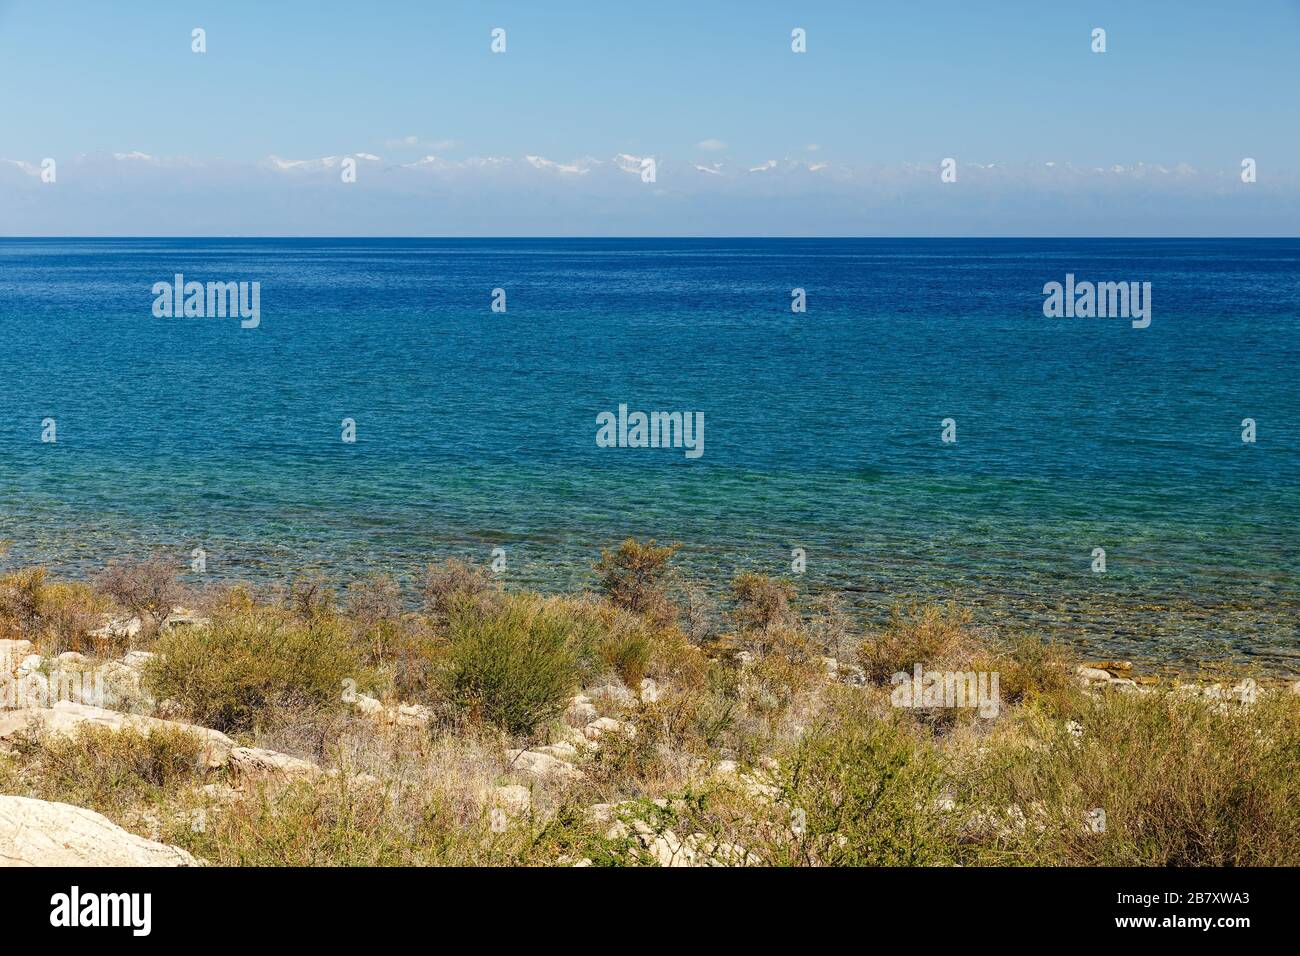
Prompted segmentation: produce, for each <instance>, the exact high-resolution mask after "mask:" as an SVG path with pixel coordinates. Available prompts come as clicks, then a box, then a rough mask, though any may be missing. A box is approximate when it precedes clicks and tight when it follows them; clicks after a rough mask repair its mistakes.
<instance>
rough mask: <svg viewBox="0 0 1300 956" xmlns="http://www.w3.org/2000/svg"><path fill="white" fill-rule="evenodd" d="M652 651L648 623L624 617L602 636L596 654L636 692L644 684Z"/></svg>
mask: <svg viewBox="0 0 1300 956" xmlns="http://www.w3.org/2000/svg"><path fill="white" fill-rule="evenodd" d="M653 650H654V645H653V642H652V641H651V638H650V634H649V633H648V632H647V630H646V628H645V625H644V624H642V623H641V622H640V621H637V620H635V619H634V620H627V619H626V618H624V619H621V620H616V621H615V622H614V624H613V626H612V627H611V628H610V629H609V630H608V631H606V633H605V634H604V635H603V636H602V637H601V639H600V642H599V644H598V645H597V651H596V653H597V655H598V656H599V658H600V663H601V664H602V665H603V666H604V668H605V669H606V670H610V671H613V672H614V673H615V674H617V675H618V678H619V680H621V681H622V682H623V683H624V684H626V685H627V686H628V687H630V688H632V689H633V690H634V691H635V690H636V689H637V688H638V687H640V686H641V680H642V678H644V677H645V675H646V669H647V668H648V667H649V666H650V656H651V654H652V652H653Z"/></svg>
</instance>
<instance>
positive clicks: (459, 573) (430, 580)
mask: <svg viewBox="0 0 1300 956" xmlns="http://www.w3.org/2000/svg"><path fill="white" fill-rule="evenodd" d="M501 593H502V592H501V587H500V585H499V584H497V582H496V581H494V580H493V579H492V577H491V575H490V574H488V572H487V571H485V570H484V569H483V568H480V567H476V566H474V565H470V564H466V563H465V562H463V561H458V560H456V559H455V558H449V559H447V560H446V561H444V562H443V564H442V566H441V567H437V566H433V565H431V566H430V567H429V568H428V570H427V572H426V574H425V579H424V606H425V609H426V610H427V611H428V612H429V614H430V615H431V616H432V617H433V618H434V620H435V621H439V622H445V621H446V620H447V618H448V617H449V616H450V615H451V614H452V612H453V611H456V610H460V609H464V608H477V609H478V610H488V609H489V608H491V607H492V606H493V605H494V604H495V603H496V602H497V600H498V599H499V598H500V597H501Z"/></svg>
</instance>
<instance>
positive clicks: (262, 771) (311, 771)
mask: <svg viewBox="0 0 1300 956" xmlns="http://www.w3.org/2000/svg"><path fill="white" fill-rule="evenodd" d="M227 767H228V769H229V770H230V773H231V774H232V775H233V776H234V777H235V778H237V779H239V780H241V781H242V780H265V779H267V778H270V777H297V778H302V779H306V780H312V779H314V778H316V777H318V776H320V774H321V768H320V767H318V766H316V764H314V763H312V762H311V761H310V760H303V759H301V758H299V757H291V756H289V755H288V754H282V753H280V752H278V751H275V750H264V749H262V748H261V747H234V748H232V749H231V751H230V759H229V761H228V762H227Z"/></svg>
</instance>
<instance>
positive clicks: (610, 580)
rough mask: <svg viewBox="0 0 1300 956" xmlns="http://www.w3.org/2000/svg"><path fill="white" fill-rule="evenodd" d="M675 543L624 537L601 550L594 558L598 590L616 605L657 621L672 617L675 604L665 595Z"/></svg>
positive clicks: (666, 593)
mask: <svg viewBox="0 0 1300 956" xmlns="http://www.w3.org/2000/svg"><path fill="white" fill-rule="evenodd" d="M678 547H680V546H679V545H676V544H669V545H663V546H659V545H656V544H655V542H654V540H653V539H652V540H650V541H646V542H644V543H643V542H640V541H637V540H636V539H635V538H627V539H626V540H624V541H623V542H622V543H621V544H619V546H618V547H617V548H615V549H614V550H613V551H601V553H600V560H599V561H597V562H596V573H597V574H599V575H600V587H601V590H602V591H604V592H605V595H606V597H608V598H609V600H610V602H611V603H612V604H614V606H615V607H620V608H623V609H624V610H626V611H631V612H632V613H633V614H641V615H643V616H645V617H646V618H649V619H650V620H651V621H654V622H656V623H667V622H669V621H671V620H673V619H674V618H675V617H676V616H677V608H676V607H674V606H673V603H672V602H671V601H670V600H669V599H668V572H669V567H668V562H669V561H670V560H671V559H672V556H673V555H674V554H676V553H677V549H678Z"/></svg>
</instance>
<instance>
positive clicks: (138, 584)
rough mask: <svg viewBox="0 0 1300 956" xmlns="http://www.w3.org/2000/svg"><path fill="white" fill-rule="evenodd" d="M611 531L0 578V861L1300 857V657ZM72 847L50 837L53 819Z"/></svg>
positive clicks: (816, 862) (1137, 861) (864, 861)
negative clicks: (345, 572) (282, 563)
mask: <svg viewBox="0 0 1300 956" xmlns="http://www.w3.org/2000/svg"><path fill="white" fill-rule="evenodd" d="M675 550H676V546H675V545H660V544H658V543H656V542H654V541H648V542H641V541H636V540H633V539H628V540H626V541H623V542H622V543H621V544H618V545H617V546H615V547H612V548H611V549H609V550H606V551H602V552H601V554H600V556H599V558H598V560H596V562H595V564H594V572H595V578H596V587H595V589H594V590H593V591H592V592H590V593H582V594H575V595H561V596H544V595H540V594H537V593H533V592H527V591H516V590H508V589H506V588H504V587H502V586H501V584H500V582H499V580H498V579H497V578H495V577H494V576H493V575H492V574H491V572H490V571H488V570H487V569H486V568H479V567H475V566H471V565H467V564H464V563H461V562H458V561H454V560H452V561H447V562H444V563H443V564H441V565H437V566H433V567H430V568H429V569H428V573H427V576H426V579H425V585H424V589H423V593H422V595H421V597H422V603H421V605H420V608H419V610H411V608H410V607H409V606H408V604H407V602H406V599H405V596H404V595H403V593H402V589H401V587H400V586H399V585H398V584H397V582H396V581H395V580H394V579H392V578H391V577H387V576H384V575H374V576H371V577H367V578H364V579H361V580H357V581H354V582H352V583H351V584H350V585H348V586H347V587H346V588H342V589H334V588H331V587H330V586H329V585H328V584H327V582H326V581H324V580H323V579H322V578H319V577H303V578H300V579H297V580H294V581H291V582H288V583H286V584H285V585H284V586H282V587H279V588H275V589H270V590H266V591H263V592H258V593H255V592H254V591H253V590H252V589H250V588H249V587H246V586H239V585H221V586H215V587H210V588H208V589H205V590H203V591H199V592H195V591H191V590H187V589H186V588H184V587H183V586H182V585H181V584H180V582H179V579H178V575H177V571H176V569H175V568H174V567H173V566H171V565H170V564H169V563H167V562H165V561H161V560H148V561H135V562H124V563H117V564H113V565H110V566H109V567H108V568H106V569H105V570H104V571H103V572H102V573H101V574H99V575H97V576H96V577H94V578H93V579H92V580H90V581H88V582H81V581H56V580H53V579H51V578H50V577H49V576H48V575H47V574H46V572H45V571H44V570H43V569H41V568H39V567H34V568H22V569H18V570H14V571H11V572H9V573H6V574H4V575H0V859H5V860H17V861H19V862H38V863H40V862H45V863H67V864H78V863H80V864H86V863H103V864H115V863H116V864H123V863H133V864H155V863H156V864H157V865H194V864H201V863H207V864H211V865H290V866H308V865H312V866H322V865H325V866H328V865H528V866H550V865H569V866H574V865H577V866H584V865H714V866H728V865H776V866H858V865H868V866H887V865H940V866H946V865H1025V866H1036V865H1103V866H1106V865H1126V866H1199V865H1215V866H1223V865H1229V866H1233V865H1259V866H1278V865H1297V864H1300V814H1297V813H1296V807H1298V806H1300V682H1295V678H1294V677H1291V678H1289V679H1284V678H1282V677H1278V676H1276V675H1268V674H1264V673H1252V672H1250V671H1248V670H1245V669H1235V670H1232V671H1217V672H1214V673H1207V674H1198V675H1189V676H1185V677H1179V676H1170V675H1168V674H1162V675H1157V674H1155V673H1151V672H1149V671H1150V669H1149V668H1144V667H1143V666H1141V665H1138V666H1135V665H1134V664H1133V663H1131V662H1127V661H1089V660H1086V659H1083V658H1080V657H1078V656H1077V655H1076V654H1075V652H1073V651H1070V650H1067V649H1065V648H1063V647H1060V646H1058V645H1055V644H1053V643H1052V642H1051V641H1050V640H1049V639H1044V638H1043V637H1042V636H1039V635H1034V634H1027V633H1011V632H1005V631H1001V630H996V629H993V628H989V627H977V626H975V625H974V624H973V623H972V620H971V615H970V614H969V613H968V612H967V611H965V610H963V609H962V608H961V607H958V606H955V605H951V604H949V605H920V604H900V605H899V606H898V607H897V609H896V610H895V611H894V613H893V615H892V617H891V618H890V620H889V621H888V623H887V624H885V625H884V626H881V627H872V628H862V627H861V626H859V625H858V624H857V623H856V622H855V621H853V620H852V619H851V618H850V617H849V616H848V615H847V614H846V613H845V611H844V609H843V607H842V605H840V604H839V602H837V601H836V600H835V599H833V598H830V597H826V596H818V597H816V598H812V599H804V598H802V597H801V595H800V594H799V592H798V589H797V587H796V585H795V584H794V583H793V582H791V581H788V580H784V579H780V578H773V577H768V576H765V575H759V574H754V573H744V574H741V575H739V576H737V577H736V578H735V579H734V580H733V581H732V582H731V586H730V595H729V599H728V600H726V601H723V602H717V601H714V600H713V599H712V598H710V597H709V596H708V595H707V594H706V593H705V592H704V590H703V589H701V588H699V587H698V586H696V585H694V584H693V583H692V582H690V581H688V580H685V579H683V578H682V577H681V576H680V575H678V574H677V573H676V572H675V571H674V568H673V555H674V551H675ZM55 846H57V847H60V848H61V849H59V850H57V852H56V851H54V850H51V849H50V847H55Z"/></svg>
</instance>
